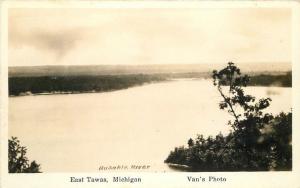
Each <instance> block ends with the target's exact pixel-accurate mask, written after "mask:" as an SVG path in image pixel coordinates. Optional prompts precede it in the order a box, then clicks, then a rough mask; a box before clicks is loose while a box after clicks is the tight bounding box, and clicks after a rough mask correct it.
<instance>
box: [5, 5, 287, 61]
mask: <svg viewBox="0 0 300 188" xmlns="http://www.w3.org/2000/svg"><path fill="white" fill-rule="evenodd" d="M290 36H291V11H290V9H277V8H276V9H274V8H262V9H261V8H254V9H203V10H199V9H193V8H192V9H37V10H33V9H13V10H10V11H9V46H10V47H9V54H10V55H9V58H10V64H11V65H19V64H20V65H24V64H28V65H29V64H30V63H31V64H34V65H44V64H49V62H50V64H56V65H61V64H84V63H88V64H154V63H201V62H224V61H227V60H232V59H236V60H237V61H239V62H243V61H248V62H249V61H251V62H261V61H265V62H268V61H269V62H274V61H290V58H291V53H290V51H291V38H290ZM21 48H22V49H21ZM18 49H19V50H18ZM28 54H30V55H28ZM25 57H26V58H27V59H28V60H27V61H22V59H25Z"/></svg>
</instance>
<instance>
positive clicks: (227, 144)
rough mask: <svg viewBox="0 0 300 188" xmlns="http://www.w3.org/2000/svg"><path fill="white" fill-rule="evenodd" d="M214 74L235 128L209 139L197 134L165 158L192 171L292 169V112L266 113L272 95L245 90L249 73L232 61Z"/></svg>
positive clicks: (214, 81) (221, 104)
mask: <svg viewBox="0 0 300 188" xmlns="http://www.w3.org/2000/svg"><path fill="white" fill-rule="evenodd" d="M212 77H213V84H214V85H215V86H216V87H217V90H218V92H219V93H220V95H221V96H222V100H221V102H220V103H219V107H220V109H222V110H227V111H228V113H229V114H231V115H232V117H233V120H232V121H229V122H228V125H229V126H231V128H232V132H230V133H229V134H228V135H227V136H225V137H224V136H223V135H222V134H221V133H220V134H219V135H217V136H216V137H215V138H213V137H208V138H206V139H205V138H203V136H202V135H198V137H197V138H196V139H195V141H193V140H192V139H190V140H189V141H188V148H184V147H180V148H175V150H174V151H172V152H171V153H170V155H169V156H168V158H167V159H166V160H165V162H166V163H176V164H181V165H187V166H190V167H191V169H192V171H267V170H291V168H292V145H291V141H292V113H291V112H290V113H288V114H285V113H281V114H279V115H278V116H275V117H274V116H273V115H272V114H270V113H264V112H263V110H264V109H266V108H267V107H269V105H270V102H271V99H270V98H262V99H259V100H257V99H256V98H255V97H254V96H251V95H247V94H245V92H244V90H243V87H246V86H247V84H248V83H249V81H250V77H249V76H248V75H242V74H241V71H240V69H239V68H237V67H236V66H235V65H234V64H233V63H232V62H229V63H228V65H227V66H226V67H225V68H224V69H222V70H220V71H216V70H214V71H213V75H212ZM178 159H180V160H178Z"/></svg>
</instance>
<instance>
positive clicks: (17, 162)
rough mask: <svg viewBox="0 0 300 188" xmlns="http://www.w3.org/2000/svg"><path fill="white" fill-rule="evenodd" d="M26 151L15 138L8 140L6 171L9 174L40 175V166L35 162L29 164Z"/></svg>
mask: <svg viewBox="0 0 300 188" xmlns="http://www.w3.org/2000/svg"><path fill="white" fill-rule="evenodd" d="M26 152H27V149H26V147H24V146H21V145H20V141H19V140H18V139H17V138H16V137H12V138H11V139H9V140H8V171H9V173H40V172H41V171H40V165H39V164H37V163H36V161H32V162H31V163H29V160H28V159H27V157H26Z"/></svg>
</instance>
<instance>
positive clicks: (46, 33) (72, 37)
mask: <svg viewBox="0 0 300 188" xmlns="http://www.w3.org/2000/svg"><path fill="white" fill-rule="evenodd" d="M10 30H11V31H13V32H11V33H10V34H9V40H10V41H11V42H10V44H11V45H12V46H14V47H19V48H20V47H24V46H32V47H34V48H37V49H39V50H44V51H46V52H51V53H54V55H55V56H56V58H57V59H61V58H63V57H64V56H65V55H66V54H67V53H68V52H70V51H72V49H73V48H75V47H76V45H77V44H78V43H79V41H80V40H81V39H82V37H83V34H84V32H83V31H82V30H80V29H78V28H77V29H72V30H70V29H69V30H58V31H51V30H45V29H36V30H32V31H30V32H26V30H19V29H16V28H15V29H12V28H11V29H10Z"/></svg>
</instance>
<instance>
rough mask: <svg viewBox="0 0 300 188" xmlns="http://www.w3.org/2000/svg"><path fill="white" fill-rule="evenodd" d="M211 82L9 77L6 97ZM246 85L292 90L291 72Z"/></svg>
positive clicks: (184, 76) (186, 76) (189, 76)
mask: <svg viewBox="0 0 300 188" xmlns="http://www.w3.org/2000/svg"><path fill="white" fill-rule="evenodd" d="M194 79H210V76H209V75H206V74H198V73H180V74H178V73H173V74H130V75H100V76H42V77H10V78H9V96H10V97H16V96H30V95H33V96H34V95H61V94H82V93H102V92H111V91H117V90H122V89H128V88H130V87H135V86H141V85H144V84H151V83H157V82H163V81H164V82H165V81H176V80H194ZM248 86H256V87H259V86H266V87H267V86H274V87H292V73H291V72H287V73H285V74H280V75H267V74H261V75H256V76H251V80H250V83H249V85H248Z"/></svg>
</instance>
